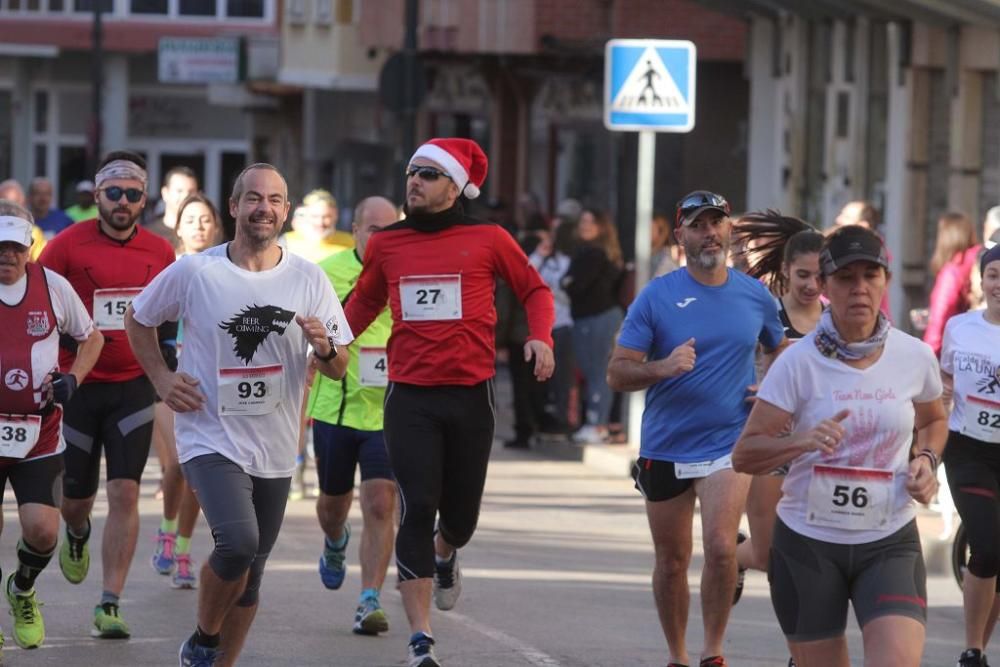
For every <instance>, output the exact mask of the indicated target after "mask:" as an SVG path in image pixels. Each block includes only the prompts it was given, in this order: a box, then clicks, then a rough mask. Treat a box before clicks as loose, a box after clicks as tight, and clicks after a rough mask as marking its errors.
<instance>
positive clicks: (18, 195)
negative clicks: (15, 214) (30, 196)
mask: <svg viewBox="0 0 1000 667" xmlns="http://www.w3.org/2000/svg"><path fill="white" fill-rule="evenodd" d="M0 199H6V200H8V201H12V202H14V203H16V204H20V205H21V206H24V205H25V204H26V203H27V200H26V199H25V197H24V188H22V187H21V184H20V183H18V182H17V181H15V180H14V179H13V178H8V179H7V180H6V181H0Z"/></svg>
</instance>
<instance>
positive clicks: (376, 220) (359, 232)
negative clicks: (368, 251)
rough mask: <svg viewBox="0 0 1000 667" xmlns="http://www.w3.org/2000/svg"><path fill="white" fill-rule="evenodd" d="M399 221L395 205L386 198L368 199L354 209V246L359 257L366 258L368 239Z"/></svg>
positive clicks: (352, 226)
mask: <svg viewBox="0 0 1000 667" xmlns="http://www.w3.org/2000/svg"><path fill="white" fill-rule="evenodd" d="M398 219H399V213H398V212H397V211H396V207H395V205H394V204H393V203H392V202H391V201H389V200H388V199H386V198H385V197H367V198H365V199H362V200H361V201H360V202H358V205H357V206H355V207H354V222H353V224H352V225H351V228H352V230H353V232H354V245H355V247H356V249H357V251H358V256H359V257H361V258H364V256H365V248H366V247H367V245H368V238H369V237H370V236H371V235H372V232H375V231H377V230H379V229H382V228H383V227H388V226H389V225H391V224H392V223H394V222H396V221H397V220H398Z"/></svg>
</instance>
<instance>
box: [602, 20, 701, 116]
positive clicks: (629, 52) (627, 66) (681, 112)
mask: <svg viewBox="0 0 1000 667" xmlns="http://www.w3.org/2000/svg"><path fill="white" fill-rule="evenodd" d="M694 66H695V46H694V44H693V43H691V42H689V41H687V40H670V39H612V40H611V41H609V42H608V43H607V46H606V47H605V49H604V125H605V127H607V128H608V129H609V130H625V131H628V130H633V131H634V130H648V131H653V132H690V131H691V130H692V129H693V128H694V84H695V69H694Z"/></svg>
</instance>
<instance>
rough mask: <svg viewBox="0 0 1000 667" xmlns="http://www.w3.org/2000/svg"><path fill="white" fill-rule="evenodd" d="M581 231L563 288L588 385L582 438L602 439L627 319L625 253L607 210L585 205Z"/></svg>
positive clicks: (575, 347)
mask: <svg viewBox="0 0 1000 667" xmlns="http://www.w3.org/2000/svg"><path fill="white" fill-rule="evenodd" d="M576 232H577V234H576V236H577V240H578V241H579V246H578V247H577V249H576V251H575V252H574V253H573V259H572V261H571V262H570V266H569V271H567V273H566V276H565V277H564V278H563V280H562V287H563V289H564V290H565V291H566V293H567V294H569V298H570V314H571V315H572V316H573V353H574V355H575V356H576V361H577V365H578V367H579V368H580V371H581V372H582V374H583V378H584V382H585V383H586V400H585V401H584V403H585V406H586V410H585V417H584V419H583V421H584V426H583V428H581V429H580V431H579V432H578V434H577V438H578V439H579V440H582V441H584V442H603V441H604V440H605V439H606V438H607V436H608V420H609V418H610V414H611V399H612V395H611V389H610V388H609V387H608V384H607V379H606V377H605V372H606V370H607V366H608V358H609V357H610V355H611V348H612V346H613V345H614V341H615V332H617V330H618V326H619V325H620V324H621V322H622V309H621V306H620V305H619V303H618V288H619V286H620V284H621V279H622V268H623V262H622V251H621V246H620V245H619V244H618V233H617V231H616V230H615V226H614V225H613V224H612V222H611V219H610V218H609V217H608V216H607V215H606V214H604V213H601V212H598V211H595V210H593V209H584V211H583V213H582V214H581V215H580V222H579V223H578V225H577V230H576Z"/></svg>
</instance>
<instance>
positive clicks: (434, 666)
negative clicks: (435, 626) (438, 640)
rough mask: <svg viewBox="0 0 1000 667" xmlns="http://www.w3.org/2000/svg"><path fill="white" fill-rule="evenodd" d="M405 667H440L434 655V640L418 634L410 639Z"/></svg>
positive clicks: (420, 633) (421, 633)
mask: <svg viewBox="0 0 1000 667" xmlns="http://www.w3.org/2000/svg"><path fill="white" fill-rule="evenodd" d="M407 658H408V662H407V663H406V667H441V663H440V662H438V659H437V656H436V655H434V638H433V637H431V636H429V635H425V634H424V633H423V632H418V633H416V634H414V635H413V636H412V637H410V646H409V651H408V655H407Z"/></svg>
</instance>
